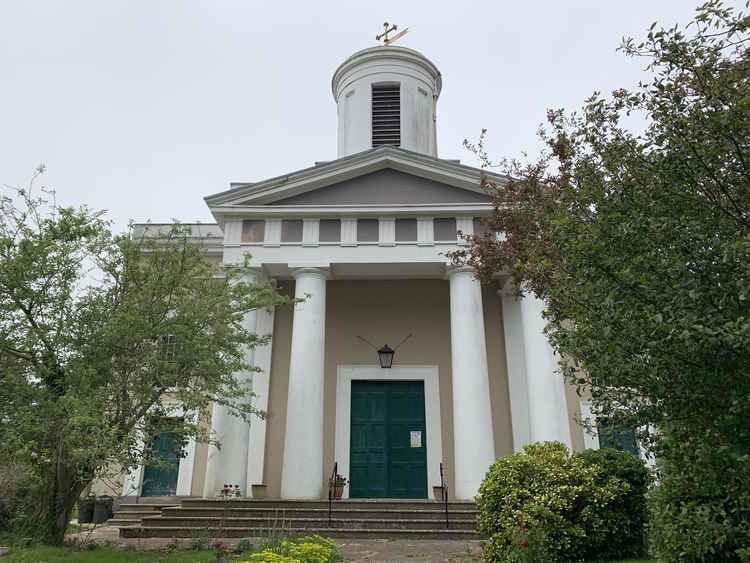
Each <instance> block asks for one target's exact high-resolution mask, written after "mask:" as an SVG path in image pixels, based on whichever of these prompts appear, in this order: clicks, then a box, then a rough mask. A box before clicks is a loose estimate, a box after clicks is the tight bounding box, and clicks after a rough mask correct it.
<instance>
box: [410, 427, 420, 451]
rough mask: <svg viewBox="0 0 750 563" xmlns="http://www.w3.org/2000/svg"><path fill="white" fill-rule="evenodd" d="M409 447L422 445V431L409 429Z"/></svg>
mask: <svg viewBox="0 0 750 563" xmlns="http://www.w3.org/2000/svg"><path fill="white" fill-rule="evenodd" d="M411 447H412V448H421V447H422V432H421V431H420V430H412V431H411Z"/></svg>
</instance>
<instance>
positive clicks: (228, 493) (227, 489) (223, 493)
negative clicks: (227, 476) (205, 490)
mask: <svg viewBox="0 0 750 563" xmlns="http://www.w3.org/2000/svg"><path fill="white" fill-rule="evenodd" d="M241 496H242V493H241V492H240V486H239V485H229V484H227V483H224V486H223V487H222V488H221V490H220V491H219V497H220V498H222V499H224V500H229V499H231V498H240V497H241Z"/></svg>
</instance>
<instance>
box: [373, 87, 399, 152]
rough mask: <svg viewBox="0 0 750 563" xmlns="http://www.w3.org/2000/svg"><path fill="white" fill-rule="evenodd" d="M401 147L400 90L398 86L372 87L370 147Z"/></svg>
mask: <svg viewBox="0 0 750 563" xmlns="http://www.w3.org/2000/svg"><path fill="white" fill-rule="evenodd" d="M382 145H395V146H397V147H399V146H401V88H400V86H399V85H398V84H387V85H385V84H381V85H377V84H376V85H373V87H372V146H373V148H374V147H380V146H382Z"/></svg>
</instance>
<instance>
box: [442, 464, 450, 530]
mask: <svg viewBox="0 0 750 563" xmlns="http://www.w3.org/2000/svg"><path fill="white" fill-rule="evenodd" d="M440 490H441V491H442V492H443V505H444V506H445V529H446V530H447V529H448V528H449V524H448V483H446V481H445V473H444V471H443V462H442V461H441V462H440Z"/></svg>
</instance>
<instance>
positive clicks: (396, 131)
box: [331, 46, 442, 158]
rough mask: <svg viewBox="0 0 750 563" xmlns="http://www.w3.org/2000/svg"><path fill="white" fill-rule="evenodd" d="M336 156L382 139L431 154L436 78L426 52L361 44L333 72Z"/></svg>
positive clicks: (378, 143) (437, 89)
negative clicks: (336, 113)
mask: <svg viewBox="0 0 750 563" xmlns="http://www.w3.org/2000/svg"><path fill="white" fill-rule="evenodd" d="M331 87H332V89H333V98H334V100H336V105H337V110H338V121H339V123H338V125H339V128H338V156H339V158H341V157H344V156H348V155H350V154H355V153H358V152H361V151H365V150H368V149H371V148H375V147H378V146H382V145H395V146H399V147H402V148H404V149H407V150H410V151H415V152H419V153H422V154H426V155H429V156H433V157H437V135H436V130H435V127H436V113H435V111H436V105H437V99H438V96H440V89H441V88H442V79H441V77H440V71H439V70H438V69H437V67H436V66H435V65H434V64H432V62H430V60H429V59H427V57H425V56H424V55H422V54H421V53H418V52H417V51H414V50H413V49H407V48H405V47H391V46H380V47H371V48H369V49H364V50H362V51H359V52H357V53H354V54H353V55H352V56H351V57H349V58H348V59H346V60H345V61H344V62H343V63H342V64H341V65H340V66H339V67H338V68H337V69H336V72H335V73H334V74H333V79H332V81H331Z"/></svg>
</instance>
